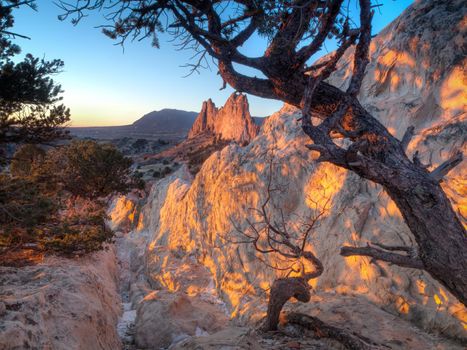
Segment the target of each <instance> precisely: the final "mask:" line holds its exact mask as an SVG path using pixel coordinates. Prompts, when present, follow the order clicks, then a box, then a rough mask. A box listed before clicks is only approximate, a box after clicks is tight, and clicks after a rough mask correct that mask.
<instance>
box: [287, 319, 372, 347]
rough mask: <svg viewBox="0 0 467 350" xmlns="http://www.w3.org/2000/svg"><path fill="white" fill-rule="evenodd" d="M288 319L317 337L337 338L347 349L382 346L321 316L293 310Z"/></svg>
mask: <svg viewBox="0 0 467 350" xmlns="http://www.w3.org/2000/svg"><path fill="white" fill-rule="evenodd" d="M287 321H288V322H289V323H294V324H298V325H300V326H302V327H304V328H306V329H309V330H311V331H313V332H314V333H315V336H316V337H317V338H329V339H334V340H337V341H338V342H340V343H341V344H342V345H343V346H344V347H345V348H346V349H349V350H376V349H381V347H380V346H378V345H377V344H374V343H373V342H372V341H371V340H370V339H368V338H365V337H363V336H361V335H359V334H357V333H355V332H351V331H347V330H345V329H342V328H338V327H335V326H331V325H329V324H326V323H324V322H323V321H321V320H320V319H319V318H316V317H313V316H309V315H305V314H301V313H296V312H293V313H290V314H288V315H287Z"/></svg>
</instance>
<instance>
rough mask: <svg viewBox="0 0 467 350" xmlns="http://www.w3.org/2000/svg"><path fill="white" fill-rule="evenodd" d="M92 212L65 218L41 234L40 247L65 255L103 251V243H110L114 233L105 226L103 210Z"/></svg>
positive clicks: (98, 209)
mask: <svg viewBox="0 0 467 350" xmlns="http://www.w3.org/2000/svg"><path fill="white" fill-rule="evenodd" d="M94 210H95V211H94V212H92V211H86V210H85V211H84V213H83V214H81V215H76V216H72V217H70V218H66V219H64V220H63V221H62V222H61V223H60V224H59V225H57V226H55V227H53V229H52V230H51V231H49V232H43V233H42V234H41V235H40V239H39V242H40V244H41V246H42V247H43V248H44V249H45V250H51V251H54V252H56V253H61V254H65V255H72V254H84V253H90V252H93V251H98V250H101V249H103V247H104V244H105V243H111V242H112V240H113V237H114V233H113V232H112V231H111V230H110V229H108V228H107V227H106V225H105V219H106V218H107V217H106V215H105V210H104V209H103V208H101V207H95V208H94Z"/></svg>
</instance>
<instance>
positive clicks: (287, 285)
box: [264, 277, 311, 331]
mask: <svg viewBox="0 0 467 350" xmlns="http://www.w3.org/2000/svg"><path fill="white" fill-rule="evenodd" d="M292 297H293V298H295V299H297V300H299V301H301V302H304V303H307V302H308V301H310V298H311V294H310V287H309V286H308V283H307V281H305V280H304V279H303V278H301V277H286V278H279V279H277V280H275V281H274V283H273V284H272V287H271V294H270V296H269V303H268V312H267V316H266V323H265V325H264V329H265V330H266V331H275V330H277V325H278V323H279V316H280V313H281V310H282V307H283V306H284V304H285V303H286V302H287V300H289V299H290V298H292Z"/></svg>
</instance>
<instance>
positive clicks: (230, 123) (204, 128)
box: [188, 93, 259, 144]
mask: <svg viewBox="0 0 467 350" xmlns="http://www.w3.org/2000/svg"><path fill="white" fill-rule="evenodd" d="M258 130H259V127H258V126H257V125H256V124H255V122H254V121H253V119H252V118H251V115H250V110H249V105H248V98H247V97H246V95H243V94H241V93H240V94H237V93H233V94H232V95H230V97H229V99H228V100H227V102H226V103H225V105H224V106H223V107H221V108H220V109H218V108H217V107H216V106H215V105H214V103H213V102H212V101H211V99H209V100H207V101H204V102H203V106H202V108H201V112H200V113H199V114H198V117H197V118H196V120H195V122H194V123H193V126H192V127H191V130H190V132H189V133H188V138H194V137H196V136H197V135H200V134H203V133H207V132H208V133H212V134H213V135H215V136H219V137H221V138H222V139H224V140H233V141H236V142H238V143H240V144H241V143H248V142H250V141H251V140H252V139H253V138H254V137H255V136H256V135H257V134H258Z"/></svg>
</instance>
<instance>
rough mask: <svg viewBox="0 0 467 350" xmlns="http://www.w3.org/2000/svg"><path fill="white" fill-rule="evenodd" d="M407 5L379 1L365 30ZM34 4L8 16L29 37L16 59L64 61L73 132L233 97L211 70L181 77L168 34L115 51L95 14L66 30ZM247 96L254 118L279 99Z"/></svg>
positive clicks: (44, 4) (44, 1) (48, 9)
mask: <svg viewBox="0 0 467 350" xmlns="http://www.w3.org/2000/svg"><path fill="white" fill-rule="evenodd" d="M412 2H413V1H412V0H379V3H382V4H383V5H384V6H383V7H382V8H381V11H378V10H376V14H375V17H374V19H373V32H374V33H378V32H379V31H380V30H381V29H382V28H384V27H385V26H386V25H387V24H389V23H390V22H391V21H392V20H393V19H394V18H396V17H397V16H398V15H399V14H400V13H401V12H402V11H403V10H404V9H405V8H406V7H407V6H408V5H410V4H411V3H412ZM37 4H38V11H37V12H36V11H33V10H31V9H27V8H24V9H20V10H16V11H15V12H14V14H15V27H14V30H15V32H17V33H20V34H23V35H27V36H29V37H31V40H25V39H17V40H16V43H18V44H19V45H20V46H21V47H22V50H23V54H25V53H32V54H33V55H35V56H38V57H45V58H46V59H54V58H60V59H62V60H63V61H65V69H64V72H63V73H61V74H60V75H57V76H56V77H55V80H57V81H58V82H60V83H61V84H62V87H63V89H64V90H65V92H64V94H63V97H64V103H65V104H66V105H67V106H68V107H70V109H71V115H72V125H73V126H97V125H123V124H130V123H132V122H133V121H135V120H136V119H138V118H140V117H141V116H142V115H144V114H146V113H148V112H150V111H153V110H160V109H163V108H177V109H184V110H190V111H199V109H200V108H201V103H202V101H204V100H206V99H208V98H212V99H213V101H214V102H215V103H216V105H218V106H220V105H223V104H224V102H225V100H226V99H227V98H228V96H229V95H230V94H231V93H232V91H233V90H232V89H231V88H227V89H225V90H222V91H220V90H219V88H220V87H221V85H222V81H221V78H220V77H219V76H218V75H217V71H216V69H215V66H212V70H203V71H202V72H201V74H200V75H198V74H193V75H191V76H189V77H186V78H184V77H183V76H185V75H186V74H187V72H188V70H187V68H184V67H182V66H183V65H184V64H186V63H187V62H188V61H189V58H190V57H191V54H192V53H191V52H189V51H177V50H176V48H175V47H174V45H173V43H171V42H169V39H170V38H169V37H168V36H165V35H162V36H160V46H161V48H160V49H155V48H153V47H151V45H150V41H149V40H146V41H142V42H133V43H131V42H128V43H127V44H126V45H125V50H123V49H122V47H121V46H116V45H115V42H113V41H112V40H110V39H109V38H107V37H106V36H104V35H103V34H102V33H101V31H100V29H98V28H95V27H96V26H97V25H99V24H102V23H103V20H102V17H101V14H99V13H94V14H92V15H91V16H89V17H87V18H85V19H83V20H82V22H80V23H79V25H78V26H73V25H72V24H71V23H70V22H69V21H64V22H61V21H59V20H58V19H57V16H58V15H59V14H61V10H60V9H59V8H58V7H56V5H54V4H53V1H50V0H38V1H37ZM261 44H263V43H262V41H261V39H259V38H258V39H255V40H253V41H251V42H250V43H248V45H247V46H246V47H245V48H244V49H243V50H242V51H246V52H258V51H259V50H258V48H259V47H261ZM329 49H332V48H329ZM323 53H326V51H324V50H323ZM248 97H249V101H250V110H251V114H252V115H255V116H266V115H269V114H271V113H273V112H275V111H277V110H278V109H279V108H280V107H281V106H282V102H280V101H274V100H266V99H261V98H257V97H254V96H248Z"/></svg>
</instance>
